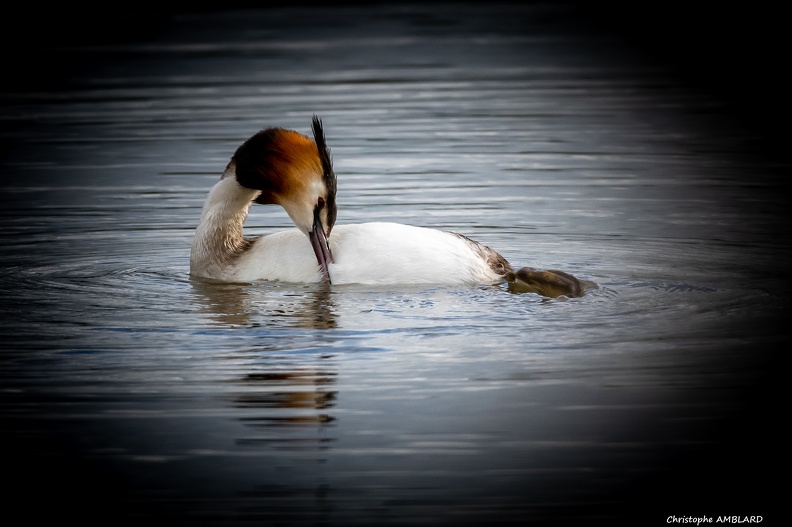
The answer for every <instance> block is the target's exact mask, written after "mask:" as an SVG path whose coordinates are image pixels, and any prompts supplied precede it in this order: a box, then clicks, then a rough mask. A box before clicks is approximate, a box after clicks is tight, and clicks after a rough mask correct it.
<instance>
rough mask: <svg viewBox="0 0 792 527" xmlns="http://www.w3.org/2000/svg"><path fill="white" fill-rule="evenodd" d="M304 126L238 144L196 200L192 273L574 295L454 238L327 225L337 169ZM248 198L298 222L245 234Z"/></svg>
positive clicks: (575, 290) (317, 132) (391, 227)
mask: <svg viewBox="0 0 792 527" xmlns="http://www.w3.org/2000/svg"><path fill="white" fill-rule="evenodd" d="M312 129H313V136H314V140H311V139H310V138H308V137H306V136H305V135H302V134H300V133H298V132H295V131H292V130H285V129H283V128H268V129H266V130H262V131H260V132H258V133H257V134H255V135H253V136H252V137H251V138H249V139H248V140H247V141H245V142H244V143H243V144H242V146H240V147H239V148H238V149H237V151H236V152H235V153H234V155H233V156H232V157H231V161H230V162H229V163H228V166H227V167H226V169H225V171H224V172H223V175H222V177H221V178H220V181H219V182H218V183H217V184H215V186H214V187H213V188H212V190H211V191H210V192H209V196H208V198H207V199H206V202H205V204H204V207H203V212H202V213H201V219H200V223H199V225H198V228H197V229H196V232H195V239H194V241H193V245H192V251H191V254H190V274H191V275H192V276H194V277H200V278H207V279H211V280H217V281H222V282H252V281H256V280H275V281H283V282H301V283H307V282H322V281H324V282H328V283H333V284H352V283H357V284H499V283H504V282H509V283H510V286H509V287H510V289H513V290H517V291H533V292H537V293H539V294H543V295H545V296H560V295H562V294H563V295H567V296H578V295H580V294H581V287H580V284H579V282H578V281H577V280H576V279H575V278H574V277H572V276H571V275H568V274H566V273H562V272H560V271H534V270H532V269H527V268H525V269H521V270H519V271H517V272H514V271H513V269H512V267H511V265H509V262H507V261H506V259H504V258H503V257H502V256H501V255H500V254H498V253H497V252H495V251H494V250H492V249H490V248H489V247H486V246H484V245H482V244H480V243H478V242H475V241H473V240H471V239H469V238H467V237H465V236H462V235H460V234H456V233H451V232H444V231H440V230H435V229H428V228H423V227H414V226H410V225H402V224H399V223H361V224H354V225H338V226H335V227H334V225H335V220H336V175H335V172H334V171H333V166H332V160H331V157H330V150H329V148H328V147H327V143H326V141H325V134H324V130H323V128H322V121H321V120H320V119H319V118H318V117H316V116H314V118H313V122H312ZM253 203H261V204H278V205H280V206H282V207H283V208H284V209H285V210H286V212H287V213H288V214H289V216H290V217H291V219H292V221H294V224H295V225H296V226H297V228H296V229H290V230H285V231H280V232H275V233H273V234H269V235H266V236H261V237H258V238H254V239H249V238H245V237H244V236H243V233H242V230H243V225H244V222H245V219H246V218H247V215H248V210H249V209H250V207H251V205H252V204H253ZM331 233H332V235H331ZM306 236H307V239H306ZM317 264H318V265H317ZM513 285H516V286H517V287H514V288H513V287H512V286H513Z"/></svg>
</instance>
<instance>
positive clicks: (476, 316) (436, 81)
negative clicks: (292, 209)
mask: <svg viewBox="0 0 792 527" xmlns="http://www.w3.org/2000/svg"><path fill="white" fill-rule="evenodd" d="M567 15H569V13H566V12H565V11H564V10H563V9H561V8H548V7H542V6H539V5H533V4H527V5H525V6H516V5H514V6H508V5H507V6H499V5H497V4H493V5H491V6H489V7H487V8H486V9H485V8H481V7H470V6H466V5H461V6H458V8H453V9H451V8H449V9H444V10H439V9H435V8H431V7H419V6H406V7H349V8H312V9H303V8H281V9H272V10H260V11H229V12H196V13H185V14H167V15H165V14H161V15H156V16H155V15H151V16H150V17H148V18H142V19H141V20H137V21H136V23H137V24H138V27H141V28H143V27H145V28H146V29H147V31H140V32H139V33H136V34H135V35H134V38H132V36H131V35H129V34H126V33H124V32H121V33H120V34H119V35H116V36H113V35H103V37H104V38H103V39H102V40H101V43H97V42H92V41H91V40H90V38H88V37H84V38H81V37H80V36H75V37H74V38H73V39H71V40H68V41H66V42H64V43H62V44H60V45H53V46H49V47H46V46H45V47H42V48H40V49H38V50H33V51H37V52H38V55H37V56H38V57H46V65H47V66H48V69H47V70H46V71H47V72H52V74H51V76H50V75H49V74H47V73H45V72H43V71H40V72H39V73H38V74H34V75H33V77H32V78H30V79H28V80H25V79H17V80H16V81H13V82H11V83H10V84H8V85H6V86H5V87H4V88H3V90H2V93H1V95H2V114H1V115H0V119H2V129H0V130H2V134H3V143H4V146H3V150H2V158H0V162H1V164H0V170H1V172H0V176H1V177H2V188H1V189H0V190H1V191H2V193H1V194H0V196H2V197H1V198H0V204H1V205H2V207H0V209H1V210H0V219H1V220H2V230H1V231H0V295H2V303H0V346H2V352H1V354H0V404H1V406H0V412H2V413H1V414H0V418H1V419H2V423H3V431H2V434H3V452H2V453H3V455H4V458H5V463H4V466H5V478H4V480H5V481H4V486H5V487H6V488H9V487H10V491H7V492H6V498H5V500H4V501H5V503H6V510H7V511H9V516H11V515H12V514H11V512H12V511H16V512H21V513H24V514H25V515H26V518H28V519H30V520H32V519H44V520H55V519H57V520H58V521H65V520H77V521H81V522H83V523H84V524H88V523H90V524H93V523H96V524H102V525H108V524H112V523H116V522H117V521H120V520H132V521H138V522H141V523H142V524H145V523H170V524H179V525H376V524H387V525H407V524H409V525H468V524H486V525H496V524H499V523H505V522H507V521H516V520H520V521H528V522H530V521H533V522H543V521H547V522H550V521H561V520H568V519H574V520H577V521H578V522H579V523H581V524H586V523H595V522H598V521H603V522H606V523H609V524H613V523H616V522H618V521H622V520H627V519H629V520H632V521H635V522H637V523H634V524H635V525H653V524H658V525H659V524H665V523H666V519H667V518H668V517H669V516H671V515H676V516H678V517H681V516H715V517H717V516H719V515H740V516H750V515H761V516H763V517H764V518H765V521H764V523H765V525H767V524H771V525H774V524H775V523H774V522H773V520H778V517H777V516H774V515H773V511H774V510H775V509H774V508H775V506H776V505H778V504H780V503H781V501H780V491H779V490H776V487H775V485H774V484H771V483H770V481H769V479H767V478H768V477H769V474H771V473H772V472H773V471H775V470H776V469H774V468H773V467H775V466H776V465H778V464H780V462H781V458H780V456H779V454H780V452H781V448H780V447H779V446H778V445H779V444H780V439H779V438H780V436H781V432H780V430H779V427H780V424H779V423H780V422H782V421H783V419H781V413H780V412H781V411H782V409H781V401H780V400H778V398H777V393H779V392H780V388H779V386H778V383H777V381H776V380H774V377H773V376H771V375H769V373H771V372H772V371H773V370H774V369H775V368H777V362H776V359H777V356H778V351H779V350H781V349H783V348H784V347H785V346H786V345H787V344H788V343H789V340H790V339H789V337H790V330H789V324H788V321H789V318H788V307H789V298H790V283H789V273H788V269H789V265H788V262H789V258H790V246H789V243H788V242H789V239H788V235H787V232H786V230H785V229H784V228H783V223H782V222H781V218H782V217H783V216H784V215H785V213H786V211H787V209H788V200H787V199H786V198H785V196H784V188H785V185H786V184H787V183H786V180H785V179H784V178H786V177H787V175H788V170H787V167H786V166H780V165H778V164H777V163H774V162H771V161H769V160H768V159H767V158H765V157H763V156H762V155H761V154H760V153H759V151H758V149H757V144H758V142H759V141H760V139H759V138H757V136H756V135H755V134H754V133H752V132H749V131H747V130H746V129H744V128H742V127H740V126H738V125H737V123H736V121H735V120H733V119H732V118H731V117H730V114H729V112H728V109H727V108H726V107H725V106H724V105H722V104H720V103H719V102H718V101H717V100H716V99H714V98H712V97H710V96H708V95H707V94H706V93H701V92H697V91H695V90H693V89H691V88H689V87H688V86H686V85H685V84H684V83H681V82H678V81H676V80H675V77H674V76H672V75H670V74H669V72H668V71H667V70H665V69H663V68H661V67H659V66H655V65H653V63H651V62H650V61H646V60H642V57H641V56H640V55H639V54H636V53H631V52H630V50H629V49H628V48H625V47H624V46H623V45H621V44H620V42H619V41H618V40H616V39H615V38H614V39H610V38H607V36H602V35H597V34H594V33H590V32H587V31H584V30H581V29H580V27H578V26H575V25H571V24H567V23H566V22H565V21H566V20H567V19H566V18H565V17H566V16H567ZM314 113H316V114H318V115H320V116H321V117H322V118H323V120H324V125H325V131H326V134H327V140H328V143H329V145H330V147H331V149H332V152H333V156H334V163H335V168H336V173H337V174H338V184H339V192H338V203H339V214H338V224H342V223H355V222H362V221H372V220H382V221H397V222H402V223H410V224H415V225H421V226H427V227H434V228H439V229H446V230H453V231H456V232H460V233H463V234H466V235H468V236H470V237H472V238H474V239H476V240H478V241H481V242H482V243H485V244H487V245H489V246H491V247H493V248H494V249H496V250H498V251H500V252H501V253H502V254H503V255H504V256H505V257H506V258H507V259H508V260H509V261H510V262H511V263H512V264H513V265H515V266H518V267H519V266H532V267H539V268H556V269H562V270H565V271H568V272H571V273H573V274H575V275H577V276H578V277H580V278H582V279H585V280H588V281H591V282H593V283H595V284H597V288H595V289H593V290H591V291H590V292H589V293H588V294H586V295H585V296H583V297H582V298H577V299H572V300H568V299H567V300H563V299H558V300H548V299H544V298H541V297H539V296H537V295H534V294H511V293H509V292H508V291H507V290H506V288H505V287H494V286H492V287H415V288H410V287H398V288H397V287H380V288H371V287H362V286H342V287H339V286H332V287H330V288H329V289H328V288H325V287H321V286H318V285H300V284H282V283H257V284H234V285H217V284H206V283H201V282H198V281H193V280H191V279H190V278H189V276H188V270H189V249H190V243H191V240H192V234H193V230H194V228H195V226H196V223H197V221H198V217H199V214H200V210H201V206H202V204H203V200H204V199H205V196H206V194H207V192H208V190H209V188H210V187H211V186H212V185H213V184H214V183H215V182H216V181H217V180H218V178H219V176H220V174H221V173H222V171H223V169H224V168H225V165H226V163H227V161H228V159H229V157H230V156H231V154H232V153H233V152H234V150H235V149H236V147H237V146H238V145H239V144H240V143H241V142H242V141H244V140H245V139H246V138H247V137H248V136H250V135H251V134H253V133H254V132H256V131H258V130H260V129H262V128H265V127H268V126H282V127H286V128H293V129H296V130H298V131H300V132H302V133H309V132H310V120H311V116H312V115H313V114H314ZM290 225H291V223H290V220H289V218H288V217H287V215H286V214H285V212H284V211H283V210H282V209H280V208H278V207H272V206H270V207H263V206H255V207H254V208H253V209H252V213H251V216H250V217H249V219H248V222H247V232H248V234H266V233H267V232H270V231H273V230H276V229H280V228H286V227H290ZM306 243H307V240H306ZM781 477H782V479H783V477H784V476H783V474H781ZM6 500H7V501H6Z"/></svg>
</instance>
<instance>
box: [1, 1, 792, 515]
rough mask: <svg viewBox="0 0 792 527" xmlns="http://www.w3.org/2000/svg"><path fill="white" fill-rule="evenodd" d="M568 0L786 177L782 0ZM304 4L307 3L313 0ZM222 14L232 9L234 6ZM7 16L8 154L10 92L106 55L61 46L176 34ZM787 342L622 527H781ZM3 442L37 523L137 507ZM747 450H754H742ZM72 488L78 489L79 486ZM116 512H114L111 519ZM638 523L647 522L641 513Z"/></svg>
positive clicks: (98, 471) (85, 18)
mask: <svg viewBox="0 0 792 527" xmlns="http://www.w3.org/2000/svg"><path fill="white" fill-rule="evenodd" d="M569 4H570V5H571V6H573V7H574V8H575V9H574V16H572V17H571V18H570V19H569V20H568V23H569V24H571V25H574V26H575V27H576V28H578V29H580V30H583V31H587V32H593V33H602V34H608V35H617V36H620V37H622V38H623V39H624V42H625V45H628V46H629V47H630V48H631V49H632V50H633V51H634V53H636V54H637V55H639V56H641V57H644V59H645V60H646V61H647V62H648V63H652V64H661V65H666V66H669V67H670V68H671V71H672V72H673V74H674V75H676V76H678V78H679V79H681V80H682V81H684V83H685V84H686V85H687V86H688V87H690V89H693V90H697V91H700V92H702V93H705V94H707V95H708V96H710V97H712V98H714V99H718V100H719V101H721V102H723V103H724V104H725V107H726V108H727V109H728V111H729V113H730V116H731V117H732V118H733V119H734V122H735V123H737V124H738V125H739V126H741V127H744V128H746V129H750V130H751V131H752V132H754V134H755V135H756V138H757V139H756V149H757V152H759V153H760V155H762V156H764V157H765V158H766V159H767V160H768V161H769V162H770V163H771V164H777V165H779V166H780V167H781V170H782V172H784V171H786V167H787V165H788V162H787V157H786V154H787V148H788V146H787V145H788V141H789V126H788V125H787V123H788V121H789V117H790V115H789V114H790V109H789V99H788V98H789V81H788V80H787V72H786V70H787V68H788V66H789V44H788V39H787V31H788V29H787V28H786V27H785V26H786V21H787V20H788V17H787V16H786V14H785V13H784V12H783V9H782V7H781V4H780V3H772V5H771V3H770V2H752V3H750V4H730V5H727V4H724V3H719V4H712V5H709V4H706V3H697V2H692V3H691V2H662V3H661V2H655V3H648V4H647V3H641V2H632V3H629V4H628V3H625V4H622V3H619V2H605V3H584V2H580V3H574V2H572V3H569ZM290 5H294V3H293V2H292V3H290ZM304 6H305V9H310V8H311V4H310V2H305V3H304ZM222 7H223V8H228V7H229V4H223V6H222ZM444 8H447V6H446V4H445V3H443V2H438V3H437V9H444ZM4 10H5V14H4V16H3V18H2V22H0V30H1V31H2V42H3V46H2V48H3V51H2V58H3V66H4V70H5V74H4V75H3V77H4V79H3V82H2V84H0V105H2V106H0V135H2V138H3V141H2V144H3V147H2V148H0V156H3V155H5V153H6V151H7V150H6V149H8V148H13V146H14V141H13V137H14V132H15V130H17V129H18V127H19V126H23V125H24V123H18V122H13V121H11V120H9V119H7V118H6V116H5V112H3V111H2V108H3V107H5V106H6V105H13V104H16V103H17V102H18V100H14V99H10V98H9V97H7V96H6V94H8V93H13V92H19V91H25V90H31V91H32V90H35V89H36V87H38V86H47V87H48V89H52V87H53V86H58V87H60V89H63V90H68V89H69V87H70V86H71V85H73V84H75V83H76V84H79V82H80V78H81V76H82V75H84V74H85V73H87V72H89V71H91V69H92V68H96V67H98V66H99V64H98V63H97V62H96V61H97V60H101V57H100V58H96V57H97V55H96V54H91V55H90V56H91V59H90V60H89V59H88V58H87V57H88V55H86V56H85V57H81V55H80V54H79V53H70V54H68V57H69V60H64V56H63V55H61V54H59V53H58V49H59V48H60V47H61V46H65V45H72V46H73V45H78V44H80V43H91V44H97V43H108V44H110V43H113V42H130V41H144V40H147V39H149V38H151V37H153V36H156V35H158V34H162V33H167V32H168V30H169V14H170V12H169V11H168V10H159V11H157V10H144V9H140V8H139V7H135V6H130V5H125V4H112V5H103V6H102V7H99V8H90V9H89V8H86V7H78V8H71V7H64V6H57V7H54V8H53V7H44V6H40V5H35V6H34V5H15V6H13V7H10V8H9V7H6V8H5V9H4ZM2 177H3V178H4V177H5V176H4V175H3V176H2ZM0 181H4V179H2V180H0ZM787 221H788V220H787V218H786V217H785V218H779V222H783V223H786V222H787ZM7 300H8V299H3V301H7ZM788 319H789V317H788V314H784V315H783V316H781V317H780V318H779V320H772V321H767V324H772V325H774V324H785V323H788ZM757 329H758V330H760V329H761V328H757ZM0 344H2V343H0ZM781 347H782V346H781V345H779V349H761V350H757V357H756V360H760V361H762V362H763V364H764V370H765V372H766V376H765V378H763V379H759V380H758V381H757V383H756V385H754V386H751V387H750V388H746V390H745V393H744V398H743V400H742V404H741V406H740V407H738V408H737V409H736V412H735V414H734V418H733V419H732V420H731V421H730V422H729V423H727V424H726V425H724V426H723V427H722V428H718V429H713V430H712V433H713V436H715V437H719V438H721V440H722V441H721V443H720V445H721V446H720V447H719V448H713V449H711V450H709V451H707V452H701V451H700V450H696V454H695V455H693V454H691V455H690V456H689V457H686V458H678V457H674V458H669V459H668V460H667V464H666V466H667V470H666V473H665V474H664V475H663V477H661V478H652V479H651V480H647V481H640V480H639V481H636V482H635V484H634V485H633V486H631V488H626V489H622V492H623V493H624V494H623V496H621V497H622V498H623V497H625V496H629V497H630V498H631V501H632V503H633V504H634V507H633V508H632V510H625V511H623V517H624V520H625V524H631V517H632V516H633V514H635V513H636V512H637V511H642V512H645V510H646V508H647V507H658V506H662V511H667V510H668V508H669V507H668V505H667V504H674V508H675V509H677V510H678V511H679V513H678V514H679V515H680V516H681V515H685V514H695V512H696V511H701V513H702V514H704V513H705V512H706V511H712V510H718V511H723V513H724V514H726V513H728V514H734V515H738V516H746V515H753V514H762V515H764V522H763V524H764V525H779V524H780V522H781V521H782V518H783V516H781V515H780V514H781V513H782V512H783V510H782V509H781V505H782V504H783V501H784V500H783V497H784V494H785V493H783V490H784V485H783V481H784V480H785V477H784V472H783V468H782V467H783V466H784V465H785V464H784V461H785V460H786V458H787V456H786V451H785V450H784V449H783V447H782V445H781V438H782V437H784V434H783V433H782V432H781V430H782V422H783V420H784V418H783V415H778V414H777V413H776V411H777V409H778V408H779V406H780V405H779V404H776V403H779V402H782V401H783V400H784V399H783V398H782V394H781V387H782V386H784V384H783V383H782V379H781V372H782V371H784V370H783V369H782V364H781V357H782V356H783V353H784V352H785V351H786V350H785V349H781ZM768 402H772V403H773V404H768ZM3 427H8V429H13V427H14V423H13V422H10V421H6V422H4V423H3ZM4 435H6V436H7V434H4ZM63 440H67V439H66V438H63ZM56 442H57V441H56ZM5 443H6V442H5V441H4V444H3V445H2V455H3V459H4V465H6V466H8V465H12V464H16V463H20V462H24V463H26V464H28V466H30V467H31V470H30V471H29V476H27V477H24V476H23V477H21V479H19V480H17V481H6V482H5V483H6V485H10V486H11V487H12V488H13V489H14V490H13V491H12V492H11V493H10V494H6V499H10V500H11V501H19V502H21V503H24V504H25V507H22V508H21V509H24V510H25V511H26V513H27V514H28V515H29V517H30V518H42V517H43V518H49V519H56V518H58V517H59V516H63V517H73V516H72V514H71V513H72V512H78V511H72V510H71V508H72V507H73V505H72V503H75V502H76V500H75V501H73V500H72V498H74V497H76V496H75V495H73V494H72V493H80V494H83V493H85V492H91V493H93V495H94V496H95V498H96V503H97V506H98V507H97V509H96V510H95V511H81V514H82V517H83V518H84V520H85V521H86V523H92V520H95V521H96V523H102V524H107V523H109V522H112V521H115V520H114V519H113V517H114V516H117V515H119V512H120V510H121V509H120V508H122V507H125V506H129V504H125V503H124V502H123V486H124V477H123V475H122V474H114V473H108V472H107V471H106V470H105V469H104V468H103V467H101V466H86V465H85V464H80V465H79V466H78V465H77V464H76V463H75V464H74V465H70V464H68V462H64V461H63V460H62V459H61V458H58V459H59V461H58V462H59V463H62V464H63V466H60V467H58V469H57V470H51V467H50V473H51V474H61V477H55V478H54V479H50V480H48V481H41V479H39V478H38V477H37V474H36V467H37V466H40V465H41V464H42V463H45V462H46V460H42V459H38V458H37V457H36V456H38V453H39V452H40V448H49V447H48V446H46V445H36V444H24V445H19V444H5ZM48 444H49V445H51V444H52V443H49V442H48ZM64 450H68V448H66V447H64ZM747 452H750V453H751V455H750V456H748V455H746V453H747ZM779 476H780V477H779ZM768 480H773V481H779V483H778V486H777V487H772V488H776V489H777V491H776V495H775V496H768V495H767V492H768V491H767V489H768V488H771V486H770V485H768V484H767V483H768ZM75 481H82V483H81V484H80V485H79V486H76V487H75V486H74V484H73V482H75ZM85 481H93V482H95V484H94V485H91V484H87V483H85ZM746 481H756V483H757V484H756V487H755V488H756V489H757V490H756V495H753V496H751V495H746V493H745V491H744V488H745V482H746ZM737 483H740V484H739V485H738V484H737ZM659 497H660V498H659ZM4 501H5V500H4ZM45 503H46V504H47V505H43V504H45ZM729 503H734V504H735V509H734V510H730V511H729V510H727V509H728V508H729V507H728V506H724V504H729ZM768 503H777V504H778V506H779V507H778V510H768V507H767V504H768ZM661 504H662V505H661ZM38 507H45V508H46V509H47V510H43V509H39V508H38ZM600 508H601V509H602V511H603V512H605V511H606V510H608V512H612V511H611V510H609V508H610V505H609V504H608V503H607V498H606V497H603V501H602V502H601V503H590V504H576V505H575V507H572V508H571V509H568V510H566V511H559V515H558V517H559V518H567V519H568V518H569V516H570V515H571V516H572V517H574V516H576V515H579V516H580V517H585V518H586V520H585V523H587V524H591V523H596V517H597V511H598V509H600ZM108 510H115V512H114V513H109V514H110V515H109V516H108V512H107V511H108ZM641 517H642V518H646V517H648V516H647V515H646V514H641ZM517 521H519V520H517ZM610 523H611V524H612V522H610Z"/></svg>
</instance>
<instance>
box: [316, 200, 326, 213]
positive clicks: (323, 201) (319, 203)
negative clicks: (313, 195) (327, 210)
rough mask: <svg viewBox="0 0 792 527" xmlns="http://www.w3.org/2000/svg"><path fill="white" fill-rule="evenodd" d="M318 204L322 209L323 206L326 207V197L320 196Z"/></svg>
mask: <svg viewBox="0 0 792 527" xmlns="http://www.w3.org/2000/svg"><path fill="white" fill-rule="evenodd" d="M316 206H317V208H319V209H320V210H321V209H323V208H324V206H325V200H324V198H322V197H320V198H319V200H318V201H317V202H316Z"/></svg>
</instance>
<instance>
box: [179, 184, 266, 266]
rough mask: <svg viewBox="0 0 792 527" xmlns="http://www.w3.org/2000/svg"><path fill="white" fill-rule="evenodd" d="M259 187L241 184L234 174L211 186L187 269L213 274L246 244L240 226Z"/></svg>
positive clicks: (229, 263) (243, 248) (234, 256)
mask: <svg viewBox="0 0 792 527" xmlns="http://www.w3.org/2000/svg"><path fill="white" fill-rule="evenodd" d="M258 193H259V191H258V190H250V189H247V188H244V187H242V186H240V185H239V183H237V181H236V179H235V178H234V177H233V176H229V177H224V178H223V179H221V180H220V181H218V182H217V184H216V185H215V186H214V187H212V190H211V191H210V192H209V197H207V198H206V202H205V203H204V207H203V212H201V221H200V222H199V224H198V228H197V229H196V231H195V239H194V240H193V245H192V251H191V254H190V273H191V274H193V275H200V276H208V277H211V276H215V275H219V274H222V270H223V269H225V268H227V267H228V266H229V265H232V264H233V262H234V260H235V259H236V258H237V257H238V256H239V255H240V254H241V253H242V252H243V251H244V250H245V249H246V248H247V247H248V246H249V242H248V241H247V240H245V237H244V236H243V235H242V227H243V225H244V223H245V219H246V218H247V215H248V210H249V209H250V206H251V205H252V202H253V199H255V197H256V196H257V195H258Z"/></svg>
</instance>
